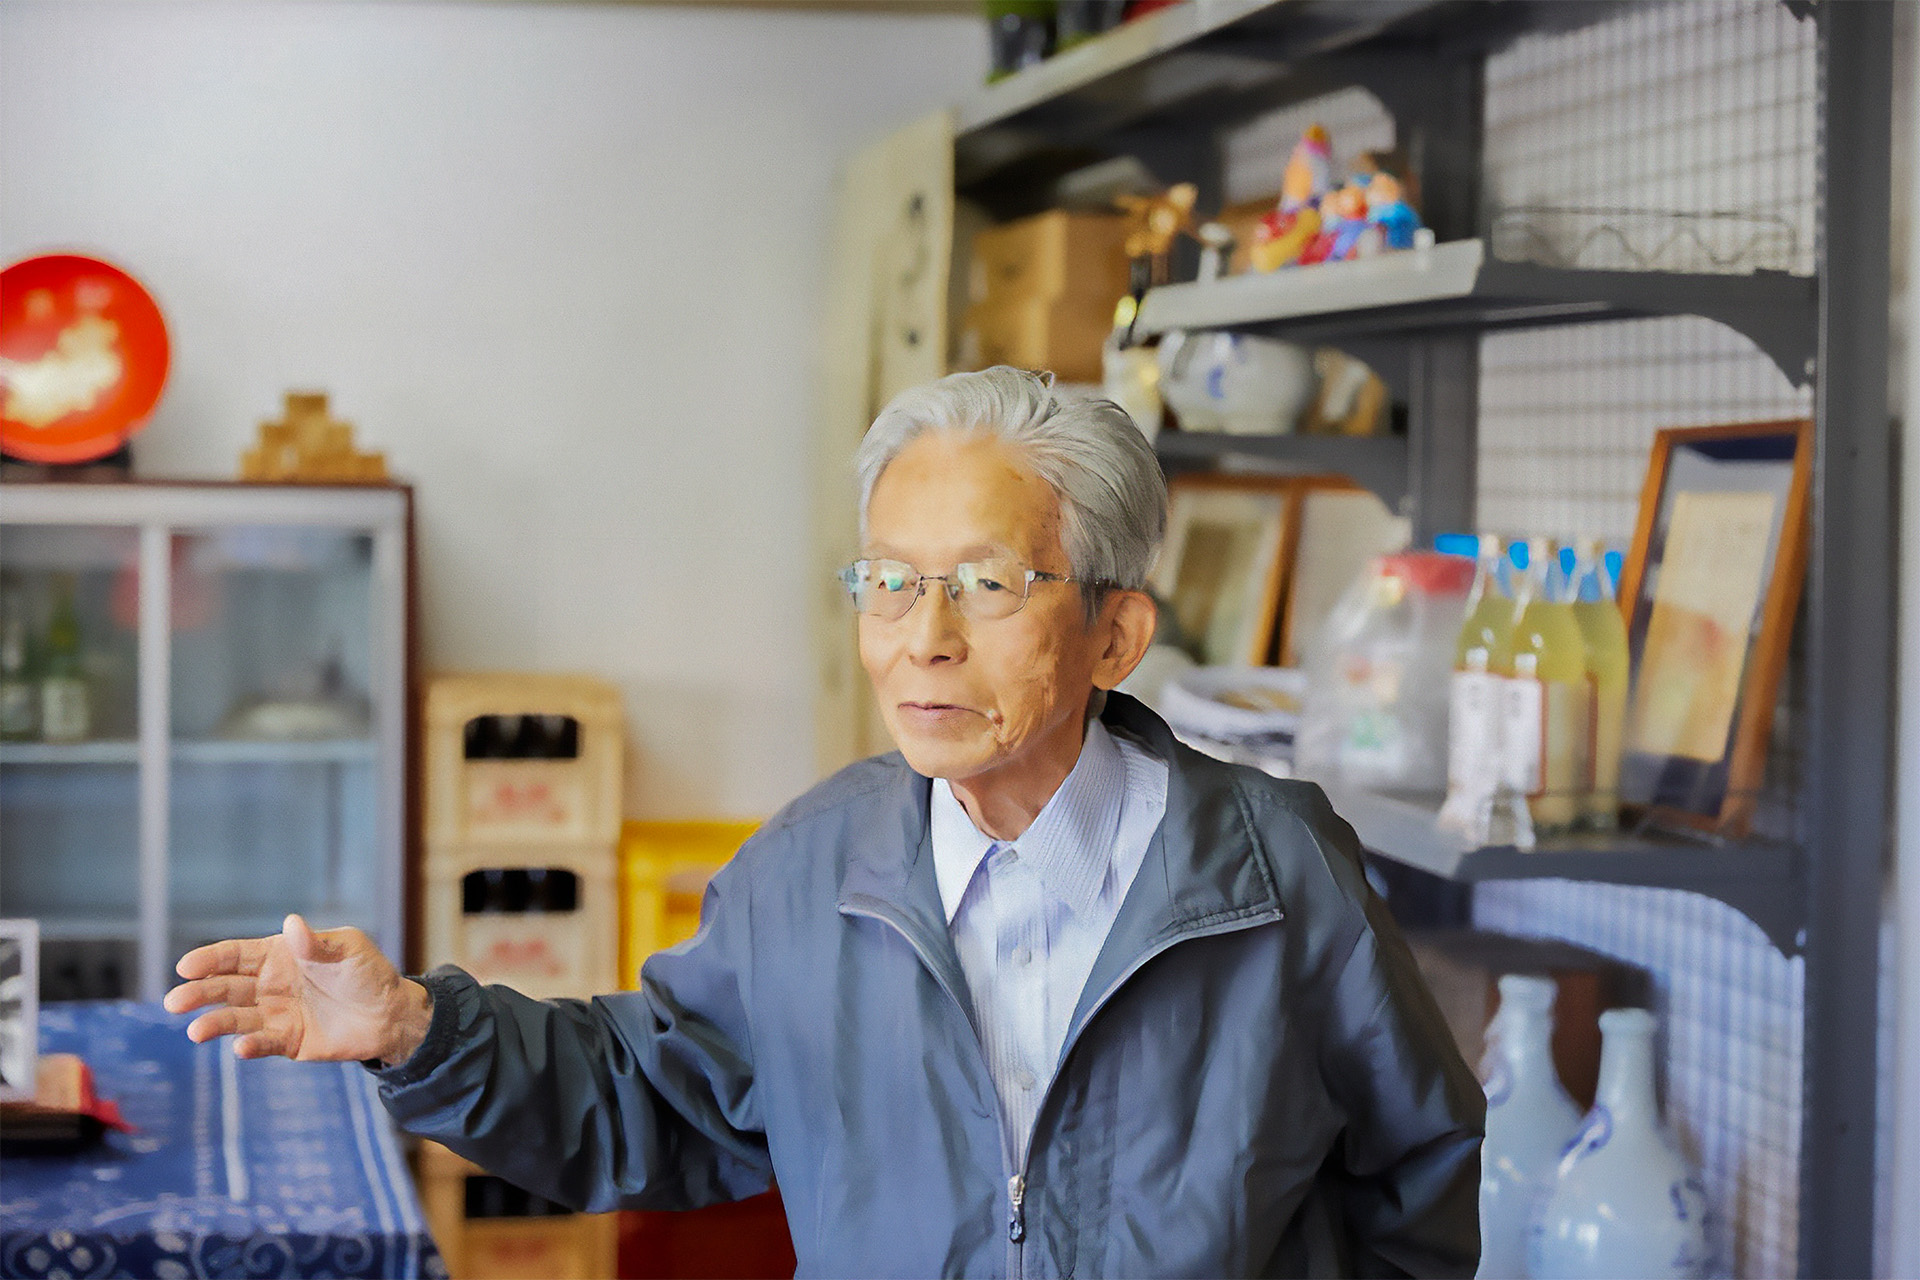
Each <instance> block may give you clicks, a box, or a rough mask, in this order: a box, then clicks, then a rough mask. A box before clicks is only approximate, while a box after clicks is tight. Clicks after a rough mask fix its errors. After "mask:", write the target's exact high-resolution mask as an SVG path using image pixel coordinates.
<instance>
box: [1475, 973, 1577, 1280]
mask: <svg viewBox="0 0 1920 1280" xmlns="http://www.w3.org/2000/svg"><path fill="white" fill-rule="evenodd" d="M1557 990H1558V989H1557V988H1556V987H1555V986H1554V982H1553V979H1552V978H1537V977H1530V976H1528V975H1525V974H1519V973H1509V974H1507V975H1505V976H1503V977H1502V978H1501V979H1500V1010H1499V1012H1498V1013H1496V1014H1495V1015H1494V1019H1493V1024H1492V1025H1491V1026H1489V1027H1488V1028H1487V1056H1486V1059H1485V1061H1484V1063H1483V1066H1484V1069H1485V1071H1484V1073H1485V1075H1486V1083H1485V1089H1486V1093H1487V1136H1486V1142H1485V1143H1484V1145H1482V1146H1481V1148H1480V1270H1479V1273H1478V1274H1479V1275H1481V1276H1484V1277H1488V1278H1489V1280H1511V1277H1514V1276H1524V1275H1525V1274H1526V1273H1527V1271H1526V1262H1527V1226H1528V1223H1529V1222H1530V1221H1531V1219H1532V1214H1533V1209H1534V1206H1535V1204H1536V1203H1537V1202H1538V1201H1539V1200H1540V1199H1541V1197H1542V1196H1544V1195H1545V1194H1546V1193H1547V1192H1549V1191H1551V1190H1552V1189H1553V1185H1554V1176H1555V1173H1556V1171H1557V1170H1558V1168H1559V1165H1560V1157H1561V1156H1562V1155H1563V1154H1564V1153H1565V1152H1566V1149H1567V1144H1568V1143H1569V1142H1571V1141H1572V1140H1573V1135H1574V1134H1575V1133H1576V1132H1578V1131H1579V1129H1580V1109H1579V1108H1578V1107H1576V1106H1575V1105H1574V1103H1573V1099H1572V1098H1570V1097H1568V1096H1567V1091H1566V1089H1564V1088H1563V1087H1561V1084H1560V1076H1559V1074H1558V1073H1557V1072H1556V1071H1555V1070H1554V1066H1553V1043H1552V1041H1553V999H1554V996H1555V995H1556V994H1557Z"/></svg>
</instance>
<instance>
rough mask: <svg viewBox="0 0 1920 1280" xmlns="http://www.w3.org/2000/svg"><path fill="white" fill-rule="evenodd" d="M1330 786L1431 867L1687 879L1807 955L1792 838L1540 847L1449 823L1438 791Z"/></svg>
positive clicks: (1420, 865)
mask: <svg viewBox="0 0 1920 1280" xmlns="http://www.w3.org/2000/svg"><path fill="white" fill-rule="evenodd" d="M1321 786H1322V787H1323V789H1324V790H1325V791H1326V793H1327V798H1328V799H1329V800H1330V801H1332V802H1333V807H1334V809H1335V810H1336V811H1338V812H1339V814H1340V816H1341V817H1343V818H1345V819H1346V820H1347V821H1348V822H1349V823H1351V824H1352V825H1353V829H1354V831H1355V832H1356V833H1357V834H1358V835H1359V837H1360V843H1361V844H1363V845H1364V846H1366V848H1368V849H1369V850H1371V851H1372V852H1374V853H1376V854H1378V855H1380V856H1381V857H1384V858H1389V859H1391V860H1393V861H1394V862H1398V863H1401V864H1403V865H1405V866H1409V867H1413V868H1414V869H1416V870H1419V871H1424V872H1426V873H1428V874H1429V875H1434V876H1438V877H1440V878H1442V879H1445V880H1452V881H1454V882H1456V883H1459V884H1478V883H1481V882H1484V881H1488V880H1540V879H1554V880H1584V881H1592V882H1600V883H1606V884H1622V885H1638V886H1641V887H1646V888H1659V889H1685V890H1688V891H1690V892H1693V893H1700V894H1704V895H1706V896H1708V897H1711V898H1717V899H1719V900H1720V901H1722V902H1725V903H1726V904H1727V905H1729V906H1731V907H1733V908H1734V909H1735V910H1737V911H1739V912H1741V913H1742V914H1744V915H1745V916H1746V917H1747V918H1748V919H1750V920H1752V921H1753V922H1754V924H1756V925H1758V926H1759V927H1760V929H1761V930H1762V931H1763V932H1764V933H1765V934H1766V935H1767V937H1768V939H1769V940H1771V941H1772V943H1773V945H1774V946H1776V947H1778V948H1779V949H1780V951H1781V952H1782V953H1783V954H1786V955H1797V954H1798V953H1799V952H1800V950H1801V948H1802V947H1803V946H1804V944H1805V925H1806V901H1805V893H1804V891H1803V888H1802V877H1801V859H1800V855H1799V851H1798V850H1797V849H1795V848H1794V847H1793V846H1792V845H1788V844H1784V843H1781V842H1779V841H1773V840H1761V839H1748V840H1742V841H1737V842H1731V843H1726V844H1706V843H1703V842H1700V841H1694V840H1687V839H1683V838H1681V837H1678V836H1672V837H1662V836H1659V835H1641V834H1634V833H1628V832H1605V833H1594V834H1589V835H1579V836H1569V837H1563V838H1558V839H1554V840H1551V841H1545V842H1543V843H1542V844H1541V845H1540V847H1538V848H1536V849H1533V850H1531V851H1522V850H1520V849H1516V848H1513V847H1512V846H1493V847H1481V846H1476V845H1474V844H1472V843H1471V842H1469V841H1467V840H1465V839H1464V838H1462V837H1460V836H1458V835H1455V834H1453V833H1451V832H1448V831H1445V830H1442V829H1441V828H1440V826H1439V825H1438V823H1437V822H1436V821H1435V817H1436V814H1437V812H1438V810H1439V797H1437V796H1402V795H1387V794H1382V793H1379V792H1373V791H1367V790H1364V789H1362V788H1358V787H1352V786H1345V785H1342V784H1339V783H1328V782H1324V781H1323V782H1322V783H1321Z"/></svg>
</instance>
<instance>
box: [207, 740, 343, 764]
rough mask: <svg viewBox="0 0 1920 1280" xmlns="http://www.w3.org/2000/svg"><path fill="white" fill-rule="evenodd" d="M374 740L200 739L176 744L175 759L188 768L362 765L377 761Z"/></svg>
mask: <svg viewBox="0 0 1920 1280" xmlns="http://www.w3.org/2000/svg"><path fill="white" fill-rule="evenodd" d="M378 749H379V748H378V745H377V744H376V743H375V742H374V741H373V740H372V739H371V738H314V739H302V740H289V741H284V742H281V741H268V740H259V739H252V738H200V739H195V740H192V741H182V742H176V743H174V744H173V758H174V759H175V760H178V761H182V762H185V763H188V764H360V763H365V762H369V761H371V760H373V759H375V757H376V755H377V754H378Z"/></svg>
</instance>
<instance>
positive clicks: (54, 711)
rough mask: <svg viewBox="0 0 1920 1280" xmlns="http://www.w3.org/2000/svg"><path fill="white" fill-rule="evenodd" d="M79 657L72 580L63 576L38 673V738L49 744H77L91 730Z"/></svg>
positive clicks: (57, 588) (78, 627) (48, 622)
mask: <svg viewBox="0 0 1920 1280" xmlns="http://www.w3.org/2000/svg"><path fill="white" fill-rule="evenodd" d="M80 655H81V647H80V615H79V613H78V612H77V611H76V610H75V608H74V604H73V579H72V577H70V576H63V577H61V578H59V579H58V580H57V581H56V583H55V586H54V597H53V612H52V614H51V615H50V616H49V618H48V620H47V636H46V643H45V656H44V659H43V661H42V667H41V672H40V736H41V737H43V738H45V739H46V740H47V741H48V742H79V741H80V740H82V739H83V738H85V737H86V736H87V734H88V732H89V731H90V730H91V729H92V727H93V716H92V708H91V706H90V705H89V699H88V694H87V680H86V672H85V670H84V669H83V667H82V665H81V656H80Z"/></svg>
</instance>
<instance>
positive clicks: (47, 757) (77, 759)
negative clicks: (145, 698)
mask: <svg viewBox="0 0 1920 1280" xmlns="http://www.w3.org/2000/svg"><path fill="white" fill-rule="evenodd" d="M139 763H140V744H139V743H138V742H136V741H135V740H134V739H132V738H99V739H93V740H89V741H86V742H0V764H139Z"/></svg>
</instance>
